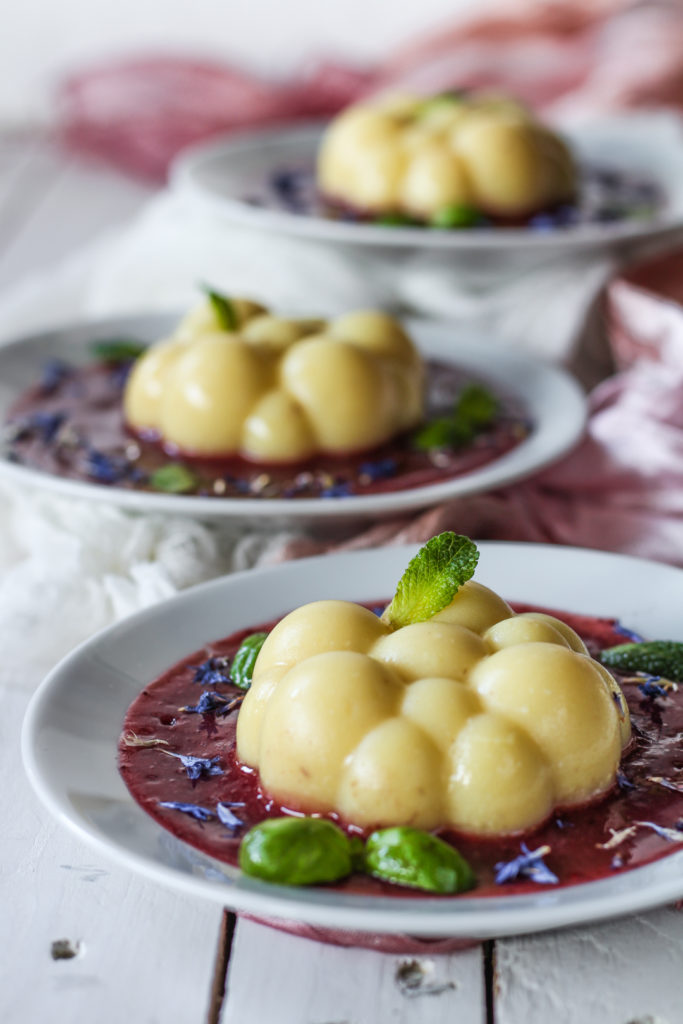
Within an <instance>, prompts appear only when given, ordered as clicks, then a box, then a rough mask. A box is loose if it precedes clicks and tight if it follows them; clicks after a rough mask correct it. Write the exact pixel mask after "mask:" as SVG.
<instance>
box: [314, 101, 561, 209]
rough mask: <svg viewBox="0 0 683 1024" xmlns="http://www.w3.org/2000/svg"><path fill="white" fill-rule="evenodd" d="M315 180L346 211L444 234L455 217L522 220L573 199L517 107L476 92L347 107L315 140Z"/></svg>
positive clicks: (538, 126)
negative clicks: (410, 221)
mask: <svg viewBox="0 0 683 1024" xmlns="http://www.w3.org/2000/svg"><path fill="white" fill-rule="evenodd" d="M317 180H318V187H319V189H320V191H321V193H322V194H323V195H324V196H325V197H326V198H327V199H329V200H331V201H336V202H338V203H340V204H342V205H346V206H348V207H350V208H352V209H357V210H361V211H365V212H366V213H374V214H382V213H384V214H392V213H400V214H404V215H406V216H408V217H413V218H415V219H416V220H418V221H420V220H421V221H424V222H426V223H434V224H435V226H444V227H447V226H453V227H458V226H463V225H462V224H459V223H457V211H460V218H461V219H462V216H463V215H464V214H463V211H467V210H470V211H472V210H474V211H479V212H480V213H481V214H483V215H487V216H489V217H492V218H494V219H495V218H499V219H502V220H506V219H507V220H513V221H514V220H517V221H519V220H524V219H527V218H529V217H531V216H532V215H533V214H534V213H536V212H537V211H539V210H544V209H550V208H552V207H554V206H557V205H559V204H562V203H567V202H570V201H571V200H573V198H574V197H575V194H576V191H577V172H576V169H575V166H574V161H573V159H572V156H571V153H570V151H569V149H568V147H567V145H566V144H565V143H564V142H563V140H562V139H561V137H560V136H559V135H558V134H556V133H555V132H553V131H552V130H551V129H550V128H548V127H547V126H546V125H544V124H542V123H541V122H540V121H538V120H537V119H536V118H535V117H534V116H533V114H532V113H531V111H530V110H528V109H527V108H526V107H524V106H523V105H522V104H520V103H518V102H516V101H514V100H512V99H510V98H507V97H504V96H498V95H485V94H458V93H453V94H443V95H439V96H433V97H427V98H425V97H419V96H410V95H401V96H391V95H389V96H378V97H375V98H372V99H370V100H367V101H364V102H363V103H360V104H356V105H354V106H351V107H349V108H347V110H345V111H343V112H342V113H341V114H340V115H339V116H338V117H337V118H335V120H334V121H333V122H332V123H331V125H330V126H329V128H328V129H327V131H326V133H325V136H324V138H323V141H322V144H321V147H320V152H319V156H318V168H317ZM449 211H450V212H449ZM449 217H450V218H451V219H452V218H454V217H455V218H456V220H454V221H453V223H452V224H449V223H447V220H448V218H449Z"/></svg>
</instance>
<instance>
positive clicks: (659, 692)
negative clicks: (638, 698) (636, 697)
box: [638, 676, 669, 697]
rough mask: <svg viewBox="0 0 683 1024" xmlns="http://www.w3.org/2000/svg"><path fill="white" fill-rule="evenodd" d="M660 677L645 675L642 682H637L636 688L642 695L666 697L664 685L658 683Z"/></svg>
mask: <svg viewBox="0 0 683 1024" xmlns="http://www.w3.org/2000/svg"><path fill="white" fill-rule="evenodd" d="M661 678H662V677H661V676H647V678H646V679H645V680H644V681H643V682H642V683H638V689H639V690H640V692H641V693H642V694H643V696H644V697H668V696H669V694H668V692H667V689H666V687H665V686H659V685H658V684H659V680H660V679H661Z"/></svg>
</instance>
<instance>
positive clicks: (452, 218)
mask: <svg viewBox="0 0 683 1024" xmlns="http://www.w3.org/2000/svg"><path fill="white" fill-rule="evenodd" d="M481 219H482V217H481V212H480V211H479V210H477V208H476V207H475V206H469V205H468V204H467V203H450V204H449V205H448V206H441V207H440V208H439V209H438V210H435V212H434V213H433V214H432V216H431V217H430V218H429V226H430V227H432V228H473V227H476V225H477V224H479V223H480V222H481Z"/></svg>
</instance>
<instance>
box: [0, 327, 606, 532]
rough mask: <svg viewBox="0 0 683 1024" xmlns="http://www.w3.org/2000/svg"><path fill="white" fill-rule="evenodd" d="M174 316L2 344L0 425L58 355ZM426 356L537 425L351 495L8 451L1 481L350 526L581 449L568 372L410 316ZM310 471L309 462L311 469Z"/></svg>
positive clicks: (487, 486)
mask: <svg viewBox="0 0 683 1024" xmlns="http://www.w3.org/2000/svg"><path fill="white" fill-rule="evenodd" d="M177 320H178V318H177V317H173V316H171V315H159V314H155V315H148V316H137V317H124V318H116V319H108V320H99V321H92V322H86V323H80V324H78V325H75V326H73V327H70V328H69V327H66V328H61V329H59V330H54V331H48V332H46V333H43V334H38V335H33V336H31V337H27V338H23V339H20V340H18V341H15V342H12V343H10V344H8V345H5V346H3V347H1V348H0V423H1V422H3V421H4V420H5V419H6V417H7V413H8V410H9V409H10V408H11V406H12V404H13V403H14V401H15V400H16V399H17V398H18V396H19V395H20V394H22V393H23V392H24V391H25V390H26V389H27V388H29V387H30V386H31V385H32V384H34V383H35V382H36V381H37V380H38V379H39V377H40V372H41V367H42V366H43V365H44V364H45V363H46V362H47V361H48V360H53V359H57V360H65V361H67V362H71V363H74V364H76V365H82V364H84V363H87V362H88V361H89V360H90V359H92V356H91V355H90V354H89V344H90V342H92V341H94V340H97V339H107V338H112V337H133V338H136V339H139V340H141V341H148V342H152V341H156V340H157V339H159V338H162V337H164V336H166V335H167V334H168V333H169V332H170V330H171V329H172V328H173V327H174V326H175V325H176V324H177ZM407 327H408V330H409V331H410V332H411V334H412V335H413V337H414V339H415V341H416V343H417V345H418V347H419V348H420V351H421V353H422V355H423V356H425V357H427V358H433V359H438V360H441V361H443V362H447V363H452V364H454V365H456V366H458V367H460V368H462V369H463V370H465V371H467V372H468V373H471V374H472V375H473V376H474V377H476V378H478V379H481V380H483V381H485V382H488V383H489V384H490V385H491V386H492V387H493V388H494V389H496V390H498V391H500V392H502V393H503V394H505V395H508V396H509V397H510V398H512V399H517V400H518V402H519V403H520V405H521V407H522V408H523V409H524V410H525V413H527V414H528V417H529V419H530V420H531V421H532V423H533V429H532V430H531V433H530V434H529V436H528V437H527V438H525V439H524V440H523V441H522V442H521V443H520V444H519V445H518V446H517V447H516V448H514V449H513V450H512V451H510V452H508V453H506V454H505V455H502V456H501V457H499V458H497V459H495V460H493V461H492V462H489V463H487V464H486V465H484V466H482V467H480V468H478V469H475V470H472V471H470V472H468V473H466V474H464V475H462V476H459V477H455V478H453V479H450V480H444V481H441V482H438V483H435V484H430V485H428V486H425V487H418V488H412V489H403V490H396V491H393V492H390V493H384V494H367V495H351V496H349V497H343V498H296V499H293V498H290V499H287V498H268V499H265V498H261V499H259V498H219V497H204V496H201V495H182V494H162V493H156V492H147V491H135V490H128V489H125V488H123V487H117V486H116V485H106V484H99V483H94V482H93V483H90V482H88V481H81V480H72V479H67V478H65V477H60V476H57V475H55V474H52V473H49V472H46V471H41V470H39V469H34V468H30V467H27V466H23V465H19V464H17V463H14V462H12V461H10V460H9V459H8V458H7V456H6V455H3V454H0V478H6V479H13V480H15V481H17V482H21V483H24V484H27V485H31V486H34V487H40V488H41V489H43V490H46V491H51V492H53V493H55V494H62V495H64V496H70V497H73V498H87V499H89V500H92V501H107V502H110V503H112V504H116V505H120V506H122V507H125V508H130V509H138V510H140V511H148V512H168V513H173V514H185V515H194V516H200V517H214V516H221V517H230V518H232V519H237V520H248V521H249V522H250V523H252V524H254V523H258V522H259V521H265V522H267V523H268V524H272V523H273V521H278V522H283V523H285V522H292V523H298V524H302V523H305V522H308V523H316V522H323V521H325V522H341V521H344V520H351V519H358V518H368V519H369V518H373V517H376V516H389V515H393V514H396V513H398V512H402V511H404V510H407V509H412V508H422V507H425V506H428V505H434V504H436V503H438V502H441V501H446V500H448V499H451V498H455V497H458V496H461V495H466V494H473V493H476V492H481V491H487V490H491V489H492V488H494V487H500V486H502V485H503V484H508V483H511V482H512V481H515V480H519V479H521V478H522V477H525V476H528V475H529V474H530V473H533V472H535V471H536V470H538V469H540V468H541V467H542V466H545V465H547V464H549V463H551V462H553V461H555V460H556V459H558V458H559V457H560V456H561V455H563V454H564V453H565V452H567V451H568V450H569V449H570V448H572V447H573V446H574V445H575V444H576V442H577V441H578V440H579V438H580V437H581V434H582V432H583V429H584V425H585V419H586V405H585V399H584V396H583V394H582V392H581V390H580V388H579V386H578V385H577V384H576V382H575V381H574V380H573V378H572V377H570V376H569V375H568V374H567V373H565V372H564V371H562V370H560V369H557V368H556V367H552V366H550V365H548V364H546V363H543V362H541V361H539V360H536V361H534V360H533V359H531V358H530V357H529V356H524V355H520V354H517V353H515V352H511V351H508V350H506V349H505V348H504V347H502V346H500V345H493V344H491V343H488V344H486V343H484V342H480V341H479V340H478V339H477V338H473V337H471V336H470V337H464V336H463V335H462V333H461V332H459V331H457V330H455V329H454V328H452V327H450V326H448V325H445V324H434V323H431V322H430V323H423V322H421V321H412V322H411V321H407ZM304 468H305V467H304Z"/></svg>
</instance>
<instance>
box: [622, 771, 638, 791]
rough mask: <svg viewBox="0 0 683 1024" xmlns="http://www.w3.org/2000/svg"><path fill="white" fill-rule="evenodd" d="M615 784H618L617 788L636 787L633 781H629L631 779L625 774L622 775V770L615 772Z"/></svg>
mask: <svg viewBox="0 0 683 1024" xmlns="http://www.w3.org/2000/svg"><path fill="white" fill-rule="evenodd" d="M617 785H618V786H619V789H635V788H636V784H635V782H631V780H630V779H629V778H628V777H627V776H626V775H624V773H623V772H617Z"/></svg>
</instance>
